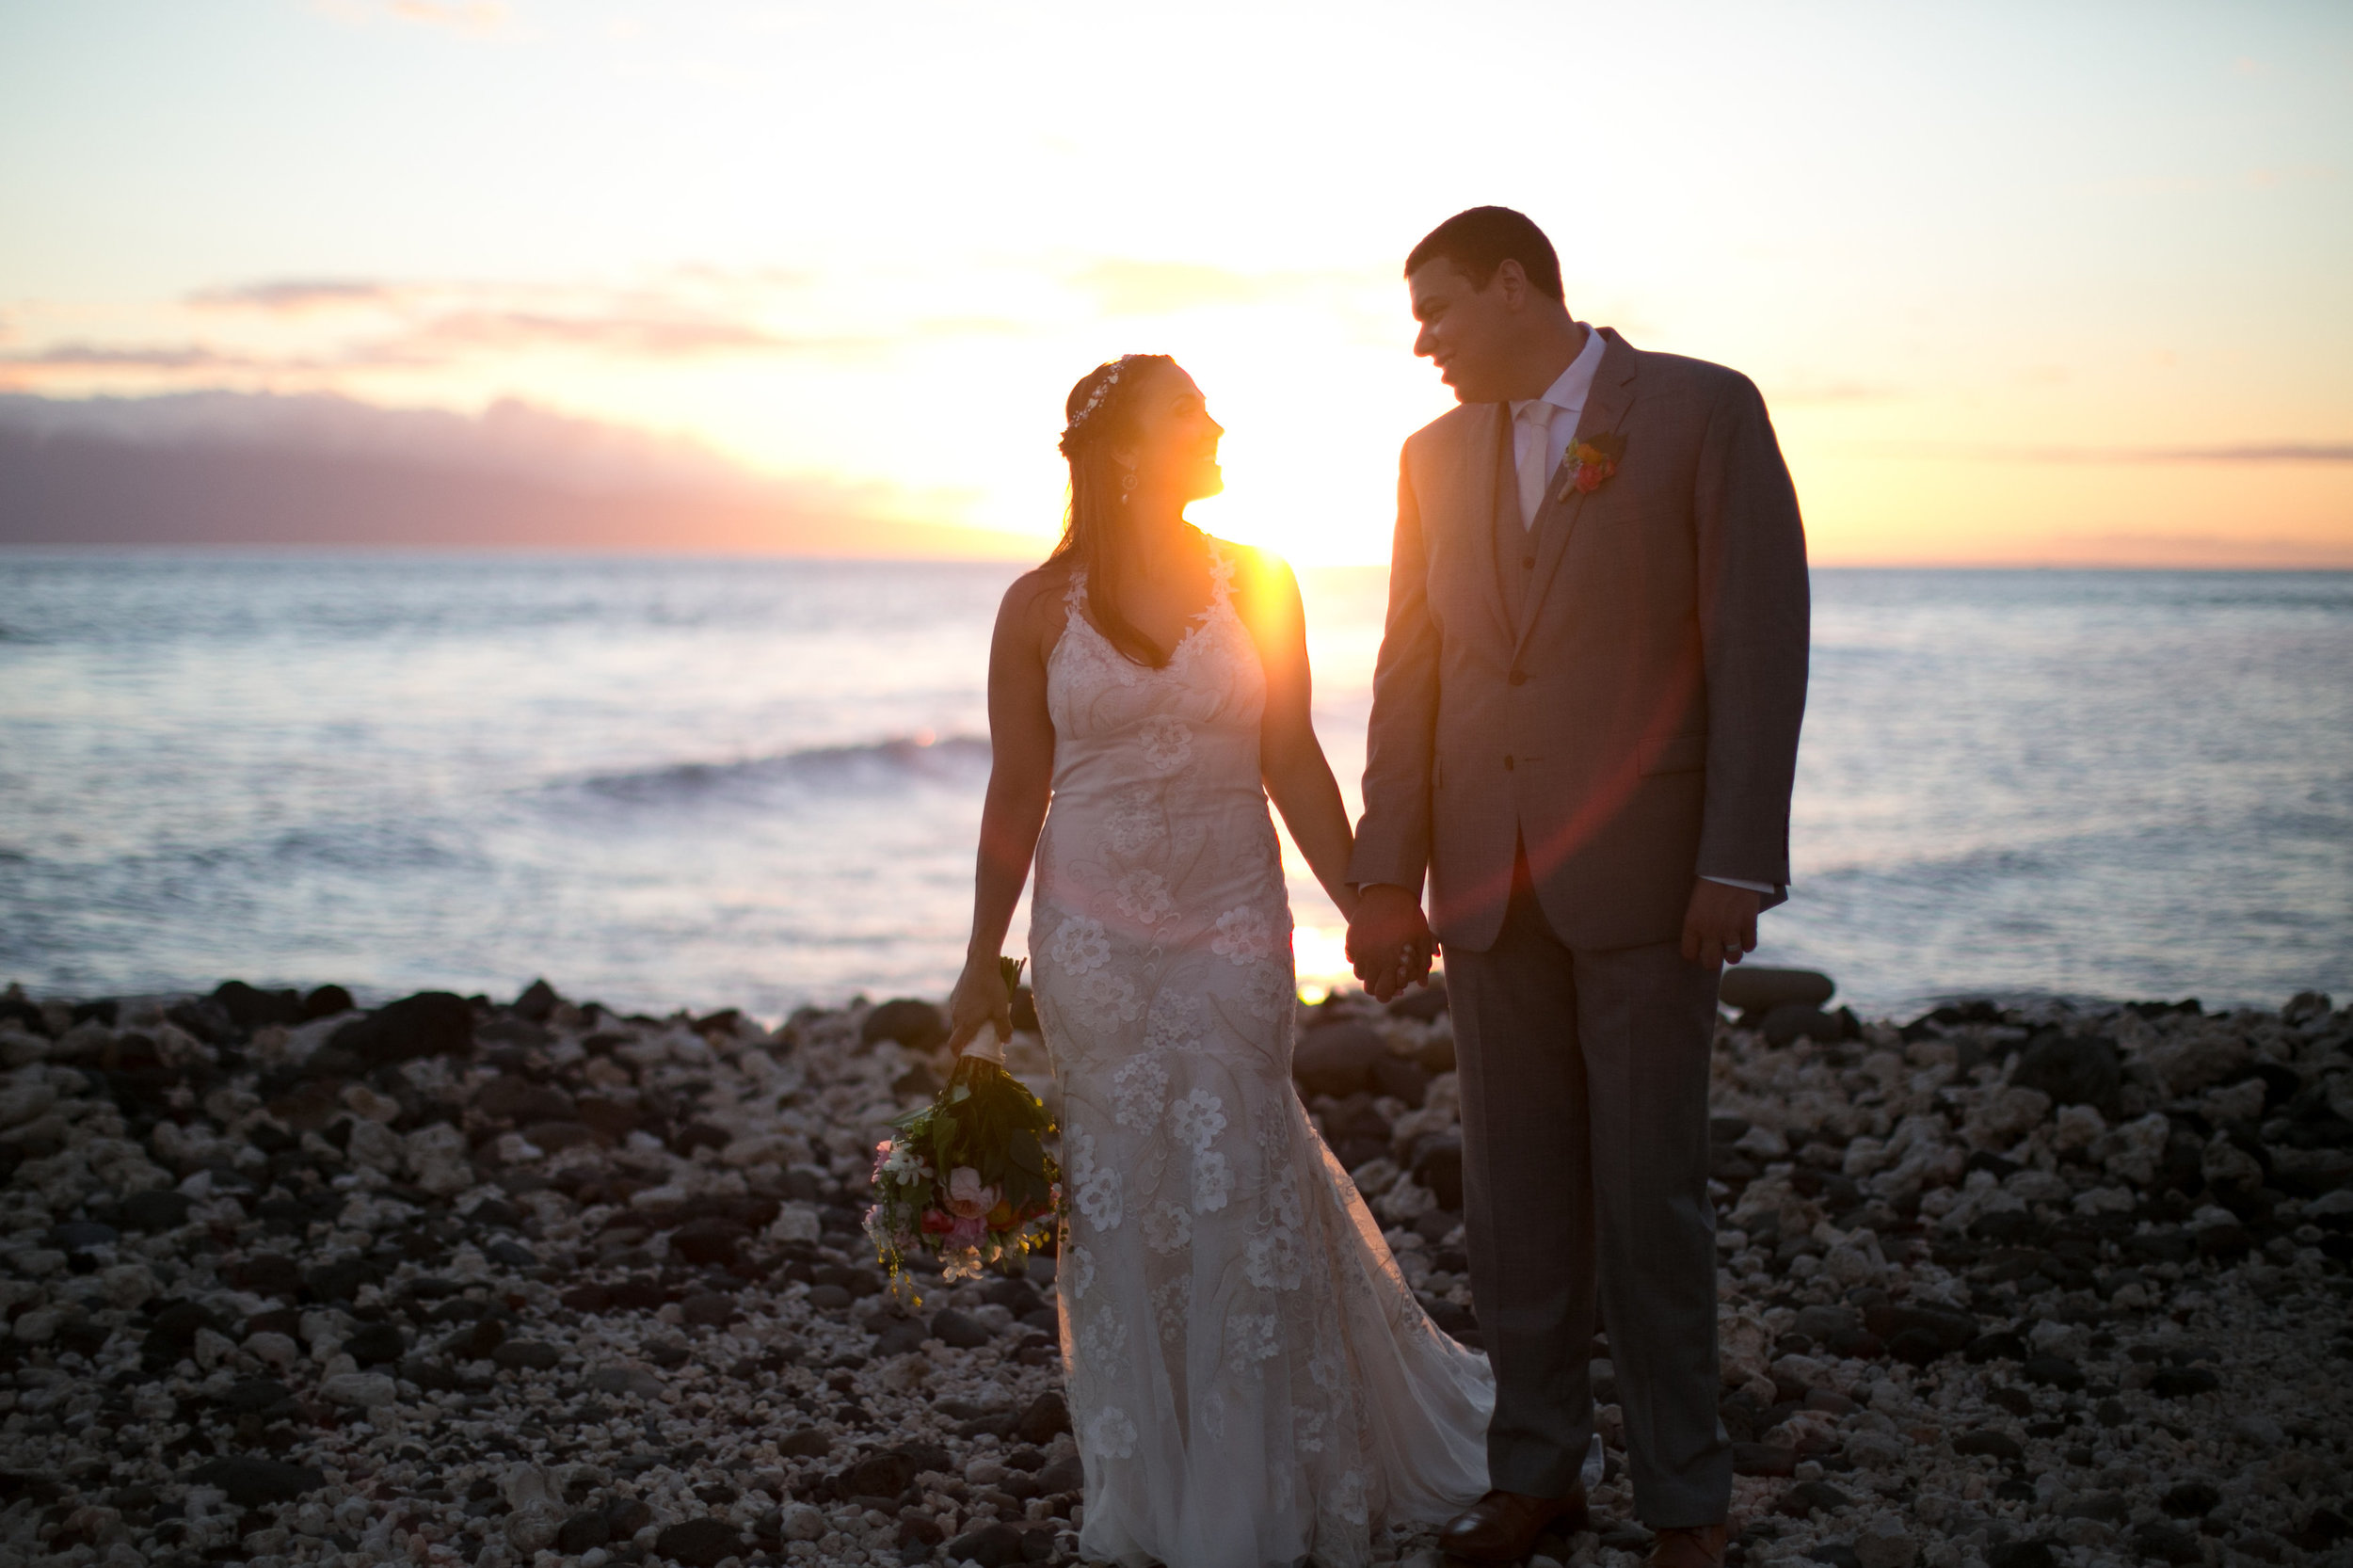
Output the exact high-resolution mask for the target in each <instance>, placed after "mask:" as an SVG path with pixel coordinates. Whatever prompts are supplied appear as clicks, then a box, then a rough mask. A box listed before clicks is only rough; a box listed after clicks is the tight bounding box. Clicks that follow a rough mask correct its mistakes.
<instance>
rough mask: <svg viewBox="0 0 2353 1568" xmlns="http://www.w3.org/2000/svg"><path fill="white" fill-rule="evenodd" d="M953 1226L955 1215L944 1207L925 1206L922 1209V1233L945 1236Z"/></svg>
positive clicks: (954, 1224)
mask: <svg viewBox="0 0 2353 1568" xmlns="http://www.w3.org/2000/svg"><path fill="white" fill-rule="evenodd" d="M955 1228H956V1217H955V1216H954V1215H953V1214H951V1213H949V1212H948V1211H947V1210H946V1209H944V1208H926V1209H925V1210H923V1234H924V1235H926V1236H945V1235H947V1234H948V1233H949V1232H950V1231H952V1230H953V1229H955Z"/></svg>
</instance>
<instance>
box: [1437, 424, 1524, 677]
mask: <svg viewBox="0 0 2353 1568" xmlns="http://www.w3.org/2000/svg"><path fill="white" fill-rule="evenodd" d="M1507 407H1508V405H1506V404H1501V403H1476V404H1471V405H1468V406H1467V407H1466V408H1465V412H1466V413H1469V414H1471V415H1473V416H1474V417H1472V418H1470V419H1468V420H1465V422H1464V424H1463V440H1462V441H1461V443H1460V444H1459V445H1457V446H1456V447H1455V449H1454V461H1455V465H1456V467H1455V472H1454V483H1452V484H1450V485H1448V486H1446V487H1444V488H1443V490H1442V492H1441V493H1443V494H1445V495H1447V496H1449V497H1450V498H1452V499H1453V500H1454V502H1455V505H1454V508H1453V512H1454V515H1453V516H1452V517H1450V518H1449V519H1448V520H1447V523H1448V526H1449V527H1450V528H1452V529H1454V530H1455V531H1456V534H1457V536H1459V537H1461V538H1463V539H1464V540H1465V543H1466V545H1467V547H1468V549H1469V552H1470V561H1471V575H1472V576H1474V577H1476V578H1477V579H1478V580H1479V594H1480V598H1481V600H1484V601H1485V602H1486V606H1487V614H1488V616H1490V617H1491V618H1492V619H1493V620H1494V622H1495V627H1496V635H1497V637H1499V638H1501V639H1502V640H1503V641H1505V642H1507V643H1508V642H1510V641H1511V640H1512V616H1511V613H1510V612H1509V611H1508V610H1506V609H1505V608H1504V604H1503V582H1502V579H1501V578H1499V577H1497V575H1496V573H1497V568H1498V567H1499V566H1500V565H1501V563H1500V562H1499V561H1498V559H1497V555H1496V528H1495V515H1496V496H1497V493H1498V492H1497V488H1496V486H1497V475H1496V450H1497V442H1499V441H1500V440H1503V433H1504V430H1505V429H1506V422H1505V420H1504V418H1503V414H1504V410H1505V409H1506V408H1507Z"/></svg>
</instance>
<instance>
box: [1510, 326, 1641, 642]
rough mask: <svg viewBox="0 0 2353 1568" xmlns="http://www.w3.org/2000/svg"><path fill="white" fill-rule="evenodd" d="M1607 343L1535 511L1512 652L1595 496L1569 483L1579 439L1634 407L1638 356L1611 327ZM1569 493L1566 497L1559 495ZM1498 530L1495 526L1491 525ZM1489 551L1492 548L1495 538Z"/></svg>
mask: <svg viewBox="0 0 2353 1568" xmlns="http://www.w3.org/2000/svg"><path fill="white" fill-rule="evenodd" d="M1600 331H1601V335H1602V341H1603V344H1604V345H1605V346H1604V347H1603V350H1602V356H1601V365H1600V368H1599V369H1597V370H1596V371H1595V372H1594V373H1593V390H1592V391H1591V392H1589V393H1587V394H1586V398H1585V411H1584V412H1583V413H1582V414H1580V415H1578V416H1577V437H1576V440H1572V441H1570V442H1569V450H1568V451H1567V452H1566V453H1565V454H1563V455H1562V456H1561V467H1560V468H1559V469H1558V470H1557V471H1555V472H1554V473H1553V475H1552V478H1551V480H1550V482H1549V483H1548V485H1547V487H1546V488H1545V506H1544V510H1543V511H1542V512H1540V513H1538V514H1537V518H1536V532H1537V534H1538V536H1539V538H1538V541H1537V547H1536V572H1535V578H1534V581H1532V582H1530V583H1529V584H1528V600H1527V602H1526V603H1524V604H1522V605H1521V606H1520V624H1519V632H1518V635H1517V637H1516V638H1515V639H1514V642H1513V649H1512V651H1513V657H1514V658H1517V657H1518V655H1519V654H1520V653H1521V651H1523V650H1524V649H1525V648H1527V646H1528V638H1529V632H1531V631H1533V630H1534V628H1535V625H1536V619H1537V616H1538V615H1539V614H1540V613H1541V612H1542V611H1543V609H1544V607H1545V596H1546V595H1547V594H1549V593H1550V592H1551V591H1552V580H1553V579H1554V578H1555V577H1557V576H1558V575H1560V570H1561V558H1562V557H1563V556H1565V555H1566V554H1567V553H1568V552H1569V540H1570V538H1571V537H1572V536H1574V535H1575V534H1576V533H1577V519H1578V517H1579V516H1580V515H1582V514H1583V512H1584V510H1585V503H1586V502H1587V501H1588V500H1589V499H1591V498H1590V497H1588V496H1587V495H1586V494H1585V493H1584V492H1582V491H1580V490H1577V489H1574V488H1570V486H1569V483H1568V481H1569V478H1570V476H1571V475H1573V474H1574V473H1576V472H1577V441H1582V440H1590V439H1592V438H1593V437H1594V436H1597V435H1599V434H1601V433H1602V432H1603V431H1606V430H1615V429H1617V428H1618V426H1619V425H1620V424H1622V423H1624V421H1625V416H1626V411H1627V410H1628V409H1630V408H1633V407H1634V376H1635V369H1636V364H1637V360H1638V356H1637V354H1636V352H1635V350H1634V348H1633V347H1632V346H1631V345H1630V344H1627V343H1626V341H1625V339H1624V338H1622V337H1620V336H1618V334H1617V332H1616V331H1615V330H1614V329H1613V328H1608V327H1604V328H1600ZM1564 495H1565V496H1566V497H1567V499H1566V500H1562V499H1561V497H1562V496H1564ZM1488 532H1489V534H1490V535H1492V534H1493V533H1494V530H1493V529H1490V530H1488ZM1488 548H1489V549H1490V551H1492V550H1493V549H1494V546H1493V544H1492V542H1491V543H1490V545H1489V547H1488Z"/></svg>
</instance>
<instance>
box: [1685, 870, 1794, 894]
mask: <svg viewBox="0 0 2353 1568" xmlns="http://www.w3.org/2000/svg"><path fill="white" fill-rule="evenodd" d="M1700 880H1701V881H1702V882H1721V883H1722V884H1723V885H1724V886H1725V887H1727V888H1747V889H1748V890H1749V891H1750V892H1752V893H1763V894H1764V895H1765V896H1766V897H1767V898H1770V897H1772V896H1773V895H1774V894H1775V893H1778V892H1780V891H1781V889H1780V888H1776V887H1774V886H1773V885H1772V884H1771V883H1769V882H1743V881H1741V880H1740V879H1739V878H1738V877H1737V876H1706V875H1702V876H1701V878H1700Z"/></svg>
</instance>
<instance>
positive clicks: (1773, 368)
mask: <svg viewBox="0 0 2353 1568" xmlns="http://www.w3.org/2000/svg"><path fill="white" fill-rule="evenodd" d="M1486 201H1497V202H1503V203H1507V204H1510V205H1514V206H1518V207H1521V208H1522V209H1524V210H1525V211H1527V212H1528V213H1529V214H1530V216H1533V217H1535V218H1536V219H1537V221H1538V222H1540V223H1542V224H1543V225H1544V226H1545V228H1546V230H1547V231H1548V232H1550V233H1551V235H1552V237H1553V239H1554V241H1555V243H1556V244H1557V245H1558V246H1559V247H1560V249H1561V257H1562V262H1563V269H1564V272H1565V274H1566V278H1567V280H1568V290H1569V302H1570V305H1571V307H1572V309H1574V310H1575V311H1576V312H1577V313H1578V315H1579V316H1580V317H1582V318H1584V319H1587V320H1591V321H1595V322H1600V323H1607V324H1610V325H1614V326H1616V327H1618V328H1620V329H1622V330H1623V331H1624V332H1625V334H1626V335H1627V336H1628V337H1629V338H1630V339H1632V340H1633V342H1634V343H1635V344H1638V345H1639V346H1641V347H1645V348H1653V349H1663V350H1671V351H1673V352H1677V353H1686V354H1694V355H1698V356H1701V357H1703V358H1706V359H1711V360H1721V361H1723V362H1726V363H1729V364H1732V365H1735V366H1737V367H1738V368H1740V369H1741V370H1744V371H1746V372H1747V373H1748V374H1750V375H1751V376H1753V378H1754V379H1755V380H1756V381H1757V383H1758V384H1759V385H1760V386H1761V387H1762V388H1763V389H1764V392H1765V393H1766V396H1767V398H1768V400H1769V403H1770V405H1771V407H1772V409H1773V412H1774V416H1775V419H1776V421H1777V423H1778V425H1779V427H1780V430H1781V433H1782V438H1783V441H1784V445H1785V449H1786V451H1787V453H1788V456H1789V459H1790V463H1791V466H1792V468H1793V470H1794V472H1795V473H1796V475H1797V479H1798V484H1799V489H1800V493H1801V498H1802V500H1803V501H1804V504H1805V506H1806V512H1807V520H1808V525H1809V532H1810V536H1811V539H1812V543H1813V549H1814V553H1815V557H1816V559H1817V561H1820V562H1824V563H1830V564H1840V563H1857V564H1861V563H1943V562H1984V563H2073V562H2084V563H2130V564H2191V565H2230V566H2274V565H2279V566H2287V565H2336V566H2353V369H2349V368H2348V367H2353V7H2347V6H2345V5H2344V4H2342V3H2341V0H2331V3H2314V4H2233V5H2228V6H2204V7H2199V6H2169V5H2162V4H2117V5H2095V4H2082V5H2064V6H2052V5H2048V4H2040V5H2017V6H2004V5H1996V4H1971V5H1967V6H1945V7H1927V6H1907V5H1888V4H1869V5H1865V4H1855V5H1757V4H1747V5H1726V6H1721V7H1713V6H1705V5H1641V6H1612V7H1594V6H1579V5H1564V4H1561V3H1559V0H1550V3H1545V4H1529V5H1497V4H1487V5H1479V4H1454V5H1449V6H1443V7H1441V6H1427V5H1425V6H1419V7H1410V8H1409V7H1403V6H1396V5H1391V4H1385V3H1377V0H1351V3H1349V4H1345V5H1342V4H1337V3H1327V4H1323V5H1318V6H1286V5H1280V4H1268V3H1266V0H1250V3H1247V4H1239V5H1229V4H1217V3H1211V4H1202V3H1194V4H1188V5H1184V6H1155V7H1142V6H1106V5H1101V4H1095V5H1075V4H1074V5H1062V4H1044V3H1036V4H1000V3H991V0H904V3H902V4H898V5H892V6H887V7H885V6H872V5H852V4H840V3H837V4H831V5H803V4H790V3H744V4H717V3H709V4H706V3H695V0H669V3H666V4H663V5H659V6H656V5H635V4H622V3H617V0H615V3H604V0H566V3H563V4H554V3H546V0H508V3H505V4H497V3H490V0H311V3H307V4H306V3H302V0H147V3H132V0H73V3H72V4H66V5H56V4H50V5H40V4H22V3H20V4H16V5H11V6H8V7H5V8H0V392H37V393H40V394H42V395H45V396H47V397H52V398H83V397H88V396H91V395H96V394H133V395H139V394H149V393H155V392H179V391H187V390H193V389H212V388H220V389H232V390H239V391H269V392H335V393H340V394H343V395H345V396H348V397H350V398H353V399H358V400H360V401H363V402H366V403H370V404H376V405H383V406H387V407H393V408H443V409H451V410H456V411H459V412H467V413H471V412H473V411H476V410H479V409H482V408H486V407H488V406H489V405H490V404H492V403H493V402H495V401H496V400H499V399H518V400H520V401H522V402H525V403H528V404H530V405H534V406H536V408H543V409H546V410H550V411H552V412H556V413H561V414H566V415H570V416H576V417H581V418H586V419H591V420H596V421H601V422H607V423H610V424H617V425H622V426H627V427H630V428H632V429H636V430H645V431H650V432H655V433H659V434H662V435H664V436H677V437H682V438H685V439H687V440H692V441H694V442H698V443H701V444H704V445H707V446H708V447H710V448H711V449H712V450H713V451H715V452H716V453H718V454H720V455H722V456H725V457H727V458H728V459H730V460H732V461H734V462H737V463H740V464H742V465H744V466H745V467H747V468H748V469H750V470H753V471H755V472H758V473H760V474H763V475H769V476H774V477H776V478H779V479H786V480H792V481H812V482H819V483H823V484H825V485H829V486H834V487H841V488H845V491H850V492H856V493H859V494H863V495H867V496H870V497H872V498H873V502H872V504H873V505H874V506H875V507H876V508H877V509H878V512H880V513H887V514H888V515H890V516H893V517H896V518H899V519H902V520H920V521H927V522H935V523H952V524H959V525H964V526H968V527H972V528H976V529H985V530H993V531H997V532H999V533H1005V534H1013V535H1017V536H1031V537H1033V538H1035V539H1036V540H1038V541H1041V542H1042V541H1043V540H1044V539H1045V538H1047V537H1048V536H1050V535H1051V533H1052V532H1053V530H1054V528H1055V527H1056V525H1057V523H1058V520H1059V514H1060V508H1061V492H1062V482H1063V475H1062V470H1061V467H1060V462H1059V459H1058V458H1057V457H1056V456H1055V454H1054V449H1053V441H1054V436H1055V433H1056V431H1057V429H1058V427H1059V425H1060V414H1061V405H1062V398H1063V395H1064V392H1065V391H1066V389H1067V388H1068V386H1069V384H1070V383H1071V381H1072V380H1073V379H1074V378H1075V377H1076V376H1078V375H1079V374H1080V372H1082V371H1083V370H1084V369H1086V368H1087V367H1088V366H1089V365H1091V364H1093V363H1094V362H1096V360H1101V359H1104V358H1107V357H1109V356H1111V355H1113V354H1117V353H1120V352H1123V351H1129V350H1154V351H1166V352H1170V353H1174V354H1175V355H1177V357H1178V359H1179V360H1182V361H1183V362H1184V363H1185V364H1186V365H1187V366H1188V368H1190V369H1191V370H1192V371H1193V373H1194V375H1195V376H1196V378H1197V379H1198V380H1199V381H1200V382H1201V384H1202V385H1203V387H1204V389H1205V390H1206V391H1207V392H1208V393H1209V398H1210V405H1211V408H1212V411H1213V412H1215V413H1216V414H1217V415H1218V417H1219V418H1220V419H1222V420H1223V421H1224V422H1225V424H1226V425H1227V426H1228V429H1229V432H1230V433H1229V435H1228V437H1227V440H1226V448H1225V458H1226V474H1227V482H1228V493H1227V495H1226V496H1225V497H1223V498H1221V499H1219V500H1218V501H1216V502H1213V503H1210V504H1206V505H1204V506H1203V507H1201V508H1200V509H1199V510H1198V511H1197V512H1196V513H1195V516H1196V518H1197V520H1200V521H1202V522H1203V523H1204V524H1205V525H1208V526H1209V527H1212V528H1214V529H1217V530H1219V531H1221V532H1225V533H1227V534H1230V535H1233V536H1240V537H1242V538H1245V539H1250V540H1254V541H1258V542H1263V543H1267V544H1271V545H1273V546H1274V547H1276V548H1278V549H1280V550H1283V551H1285V552H1289V554H1290V555H1292V556H1293V557H1294V558H1295V559H1298V560H1300V561H1302V562H1337V561H1366V560H1374V559H1378V558H1380V557H1381V556H1382V555H1383V554H1384V553H1385V549H1386V544H1387V530H1388V523H1389V520H1390V513H1391V507H1392V497H1393V492H1394V483H1395V463H1396V451H1397V446H1398V443H1399V441H1400V440H1401V439H1402V438H1403V437H1404V436H1405V435H1406V434H1407V433H1408V432H1410V431H1411V430H1412V429H1413V428H1414V427H1415V426H1416V425H1417V424H1421V423H1423V422H1424V421H1426V420H1428V419H1430V418H1431V417H1433V416H1434V415H1435V414H1437V413H1439V412H1441V411H1443V409H1444V408H1446V407H1447V406H1448V403H1449V398H1448V394H1447V393H1446V392H1445V391H1444V389H1443V388H1441V387H1440V386H1439V384H1438V382H1437V380H1436V376H1435V374H1434V373H1433V371H1432V370H1431V369H1430V368H1429V367H1428V366H1427V365H1426V364H1424V363H1423V362H1421V361H1418V360H1415V359H1414V358H1413V357H1412V354H1411V352H1410V344H1411V340H1412V323H1411V321H1410V320H1409V318H1408V315H1407V312H1406V308H1405V306H1406V300H1405V292H1404V288H1403V285H1402V283H1401V280H1400V279H1399V276H1398V274H1399V267H1400V264H1401V261H1402V258H1403V255H1404V253H1405V251H1406V250H1407V249H1408V248H1410V247H1411V246H1412V244H1413V242H1414V241H1415V240H1416V239H1417V238H1418V237H1419V236H1420V235H1421V234H1422V233H1423V232H1425V231H1426V230H1428V229H1429V228H1430V227H1431V226H1432V225H1433V223H1435V222H1436V221H1437V220H1438V219H1440V218H1442V217H1444V216H1447V215H1448V214H1449V213H1450V212H1453V211H1455V210H1457V209H1458V208H1461V207H1464V206H1468V205H1472V204H1474V203H1479V202H1486ZM647 542H648V544H649V545H658V544H659V542H660V541H659V540H648V541H647Z"/></svg>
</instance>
